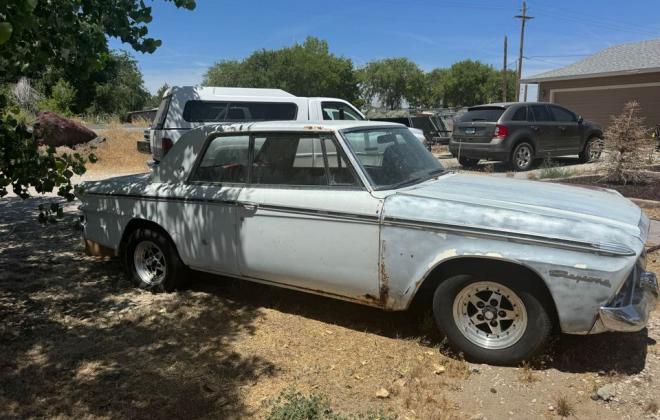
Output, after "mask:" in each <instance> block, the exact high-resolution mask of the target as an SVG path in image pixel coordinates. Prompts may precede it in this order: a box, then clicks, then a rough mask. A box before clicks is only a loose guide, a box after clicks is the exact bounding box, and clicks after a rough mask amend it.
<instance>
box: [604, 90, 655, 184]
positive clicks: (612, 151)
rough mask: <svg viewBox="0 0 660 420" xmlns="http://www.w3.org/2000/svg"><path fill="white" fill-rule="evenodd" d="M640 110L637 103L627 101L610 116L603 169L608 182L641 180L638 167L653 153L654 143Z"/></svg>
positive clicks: (606, 131)
mask: <svg viewBox="0 0 660 420" xmlns="http://www.w3.org/2000/svg"><path fill="white" fill-rule="evenodd" d="M640 112H641V107H640V106H639V103H637V102H636V101H631V102H628V103H627V104H626V105H625V107H624V108H623V112H622V113H621V114H619V115H617V116H613V117H612V120H611V122H610V125H609V126H608V127H607V129H606V130H605V133H604V137H605V150H606V151H607V157H606V160H605V169H606V171H607V180H608V181H610V182H615V183H621V184H626V183H628V182H632V183H636V182H641V181H643V178H642V174H641V173H640V172H639V171H638V169H639V167H640V166H642V165H644V163H645V162H646V161H647V159H648V156H649V154H651V153H652V148H653V142H652V141H651V139H650V136H649V131H648V129H647V128H646V127H645V126H644V117H642V116H641V115H640Z"/></svg>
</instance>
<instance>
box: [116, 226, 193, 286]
mask: <svg viewBox="0 0 660 420" xmlns="http://www.w3.org/2000/svg"><path fill="white" fill-rule="evenodd" d="M123 260H124V267H125V269H126V274H127V276H128V278H129V279H130V280H131V281H132V282H133V284H135V285H136V286H138V287H140V288H142V289H147V290H151V291H153V292H161V291H166V292H171V291H173V290H175V289H176V288H178V287H179V286H180V283H181V279H182V278H183V276H182V274H183V273H182V272H183V270H184V267H185V266H184V265H183V262H182V261H181V259H180V258H179V254H178V253H177V251H176V248H175V247H174V244H173V243H172V241H171V240H170V239H169V238H168V237H167V235H165V234H164V233H162V232H160V231H158V230H152V229H148V228H144V229H136V230H135V231H133V232H132V233H131V234H130V236H129V238H128V241H127V244H126V246H125V247H124V253H123Z"/></svg>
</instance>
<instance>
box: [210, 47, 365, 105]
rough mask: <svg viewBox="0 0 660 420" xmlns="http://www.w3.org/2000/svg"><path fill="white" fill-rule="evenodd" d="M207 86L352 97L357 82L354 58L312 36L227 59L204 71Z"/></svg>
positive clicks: (352, 98) (351, 98)
mask: <svg viewBox="0 0 660 420" xmlns="http://www.w3.org/2000/svg"><path fill="white" fill-rule="evenodd" d="M202 84H203V85H205V86H228V87H254V88H279V89H283V90H286V91H287V92H289V93H292V94H294V95H297V96H334V97H339V98H343V99H346V100H349V101H352V100H354V99H356V98H357V93H358V91H357V83H356V80H355V74H354V72H353V63H352V62H351V60H349V59H347V58H344V57H339V56H336V55H334V54H332V53H330V51H329V48H328V43H327V42H326V41H323V40H320V39H317V38H314V37H309V38H307V39H306V40H305V42H303V43H302V44H294V45H293V46H291V47H287V48H282V49H279V50H260V51H255V52H254V53H252V54H251V55H250V56H249V57H247V58H245V59H244V60H224V61H219V62H217V63H216V64H214V65H213V66H211V67H210V68H209V69H208V70H207V72H206V74H205V75H204V78H203V81H202Z"/></svg>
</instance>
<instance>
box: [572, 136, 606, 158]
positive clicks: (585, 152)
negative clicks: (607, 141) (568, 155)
mask: <svg viewBox="0 0 660 420" xmlns="http://www.w3.org/2000/svg"><path fill="white" fill-rule="evenodd" d="M602 153H603V140H602V139H600V138H598V137H591V138H590V139H589V140H587V143H586V144H585V145H584V149H582V151H581V152H580V154H579V155H578V156H579V160H580V163H587V162H595V161H597V160H598V159H600V155H601V154H602Z"/></svg>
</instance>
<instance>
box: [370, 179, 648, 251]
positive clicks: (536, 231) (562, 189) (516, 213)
mask: <svg viewBox="0 0 660 420" xmlns="http://www.w3.org/2000/svg"><path fill="white" fill-rule="evenodd" d="M389 193H390V194H388V195H387V197H386V199H385V205H384V210H383V214H384V217H385V218H391V219H401V220H415V221H421V222H430V223H439V224H443V225H450V226H462V227H469V228H474V229H477V230H478V229H484V230H488V231H504V232H513V233H518V234H521V235H531V236H534V237H544V238H556V239H560V240H569V241H579V242H589V243H593V244H615V245H625V246H626V247H627V248H628V249H632V250H635V252H638V251H639V250H640V249H641V247H642V246H643V244H644V241H645V240H646V233H647V232H645V229H644V228H643V225H644V223H643V220H641V217H642V212H641V210H640V208H639V207H637V206H636V205H635V204H634V203H632V202H631V201H630V200H628V199H626V198H624V197H622V196H621V195H620V194H619V193H618V192H616V191H613V190H607V189H603V188H593V187H578V186H568V185H562V184H552V183H546V182H538V181H526V180H516V179H510V178H498V177H493V176H482V175H462V174H446V175H443V176H440V177H439V178H438V179H436V180H431V181H427V182H423V183H421V184H418V185H415V186H413V187H410V188H405V189H401V190H397V191H390V192H389ZM640 226H642V228H640Z"/></svg>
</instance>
